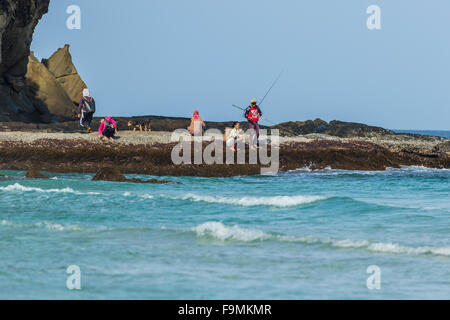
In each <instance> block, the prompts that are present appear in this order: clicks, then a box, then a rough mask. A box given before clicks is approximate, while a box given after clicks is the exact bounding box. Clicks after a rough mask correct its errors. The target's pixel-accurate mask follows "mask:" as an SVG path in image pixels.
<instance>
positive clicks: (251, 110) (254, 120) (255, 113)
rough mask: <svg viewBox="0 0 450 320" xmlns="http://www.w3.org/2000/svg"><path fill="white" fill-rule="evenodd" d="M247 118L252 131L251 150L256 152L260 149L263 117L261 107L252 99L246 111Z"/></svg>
mask: <svg viewBox="0 0 450 320" xmlns="http://www.w3.org/2000/svg"><path fill="white" fill-rule="evenodd" d="M244 115H245V118H246V119H247V121H248V124H249V129H250V141H249V145H250V149H252V150H255V148H259V144H258V139H259V124H258V122H259V119H260V118H261V117H262V112H261V109H260V108H259V106H258V105H257V100H256V99H252V100H251V101H250V106H249V107H248V108H247V109H245V114H244Z"/></svg>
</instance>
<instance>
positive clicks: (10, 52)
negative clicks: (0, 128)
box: [0, 0, 51, 122]
mask: <svg viewBox="0 0 450 320" xmlns="http://www.w3.org/2000/svg"><path fill="white" fill-rule="evenodd" d="M49 1H50V0H2V1H0V121H11V120H15V121H28V122H40V121H49V119H50V118H51V115H50V114H49V111H48V110H46V109H45V108H43V107H42V105H35V104H34V103H33V99H31V98H30V96H32V93H30V92H29V90H28V87H27V83H26V79H25V74H26V73H27V66H28V57H29V55H30V44H31V41H32V39H33V33H34V29H35V27H36V25H37V23H38V21H39V20H40V19H41V17H42V16H43V15H44V14H45V13H47V11H48V6H49Z"/></svg>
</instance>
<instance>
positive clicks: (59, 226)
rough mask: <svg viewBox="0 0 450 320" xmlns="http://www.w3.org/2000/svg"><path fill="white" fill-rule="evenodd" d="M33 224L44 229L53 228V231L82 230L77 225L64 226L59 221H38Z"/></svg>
mask: <svg viewBox="0 0 450 320" xmlns="http://www.w3.org/2000/svg"><path fill="white" fill-rule="evenodd" d="M35 226H37V227H43V228H45V229H48V230H55V231H81V230H82V229H81V227H79V226H77V225H67V226H64V225H62V224H59V223H51V222H47V221H43V222H38V223H36V224H35Z"/></svg>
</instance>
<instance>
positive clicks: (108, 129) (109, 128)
mask: <svg viewBox="0 0 450 320" xmlns="http://www.w3.org/2000/svg"><path fill="white" fill-rule="evenodd" d="M116 134H117V124H116V122H115V121H114V119H113V118H111V117H106V118H105V119H103V120H102V122H101V124H100V127H99V128H98V137H99V139H103V140H110V141H114V136H115V135H116Z"/></svg>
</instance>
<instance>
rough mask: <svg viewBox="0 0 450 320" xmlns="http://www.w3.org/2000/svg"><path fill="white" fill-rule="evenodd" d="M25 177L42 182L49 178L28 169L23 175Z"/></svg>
mask: <svg viewBox="0 0 450 320" xmlns="http://www.w3.org/2000/svg"><path fill="white" fill-rule="evenodd" d="M25 177H27V178H28V179H43V180H47V179H49V177H47V176H45V175H43V174H42V173H40V172H39V171H38V170H34V169H29V170H28V171H27V173H26V174H25Z"/></svg>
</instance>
